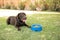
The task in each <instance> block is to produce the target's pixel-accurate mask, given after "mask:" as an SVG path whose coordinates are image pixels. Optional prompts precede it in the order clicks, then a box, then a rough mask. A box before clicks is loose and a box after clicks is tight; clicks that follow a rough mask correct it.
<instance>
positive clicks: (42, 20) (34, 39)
mask: <svg viewBox="0 0 60 40" xmlns="http://www.w3.org/2000/svg"><path fill="white" fill-rule="evenodd" d="M26 23H27V24H28V25H32V24H41V25H42V26H43V30H42V31H41V32H33V31H32V30H31V29H29V28H27V27H21V31H17V29H16V28H15V27H14V26H12V25H7V24H6V18H5V17H0V40H60V14H30V15H27V21H26Z"/></svg>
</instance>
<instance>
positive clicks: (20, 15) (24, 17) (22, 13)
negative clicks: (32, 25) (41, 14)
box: [17, 12, 27, 22]
mask: <svg viewBox="0 0 60 40" xmlns="http://www.w3.org/2000/svg"><path fill="white" fill-rule="evenodd" d="M17 18H18V19H19V21H22V22H25V21H26V19H27V17H26V14H25V13H24V12H20V13H18V15H17Z"/></svg>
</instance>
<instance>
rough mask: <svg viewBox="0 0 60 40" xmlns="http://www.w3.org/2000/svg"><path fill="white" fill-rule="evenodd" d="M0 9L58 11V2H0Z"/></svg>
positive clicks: (24, 0)
mask: <svg viewBox="0 0 60 40" xmlns="http://www.w3.org/2000/svg"><path fill="white" fill-rule="evenodd" d="M0 9H14V10H33V11H60V0H0Z"/></svg>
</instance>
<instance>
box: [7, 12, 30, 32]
mask: <svg viewBox="0 0 60 40" xmlns="http://www.w3.org/2000/svg"><path fill="white" fill-rule="evenodd" d="M26 19H27V17H26V14H25V13H24V12H21V13H18V15H17V16H16V17H15V16H10V17H8V19H7V24H8V25H9V24H11V25H15V27H16V28H17V29H18V31H19V30H20V27H21V26H26V27H29V26H28V25H27V24H26V23H25V21H26Z"/></svg>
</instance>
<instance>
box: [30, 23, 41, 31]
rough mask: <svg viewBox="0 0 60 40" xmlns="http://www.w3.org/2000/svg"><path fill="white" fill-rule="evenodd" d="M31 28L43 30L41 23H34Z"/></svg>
mask: <svg viewBox="0 0 60 40" xmlns="http://www.w3.org/2000/svg"><path fill="white" fill-rule="evenodd" d="M31 30H32V31H36V32H37V31H38V32H40V31H42V26H41V25H40V24H33V25H32V26H31Z"/></svg>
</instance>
